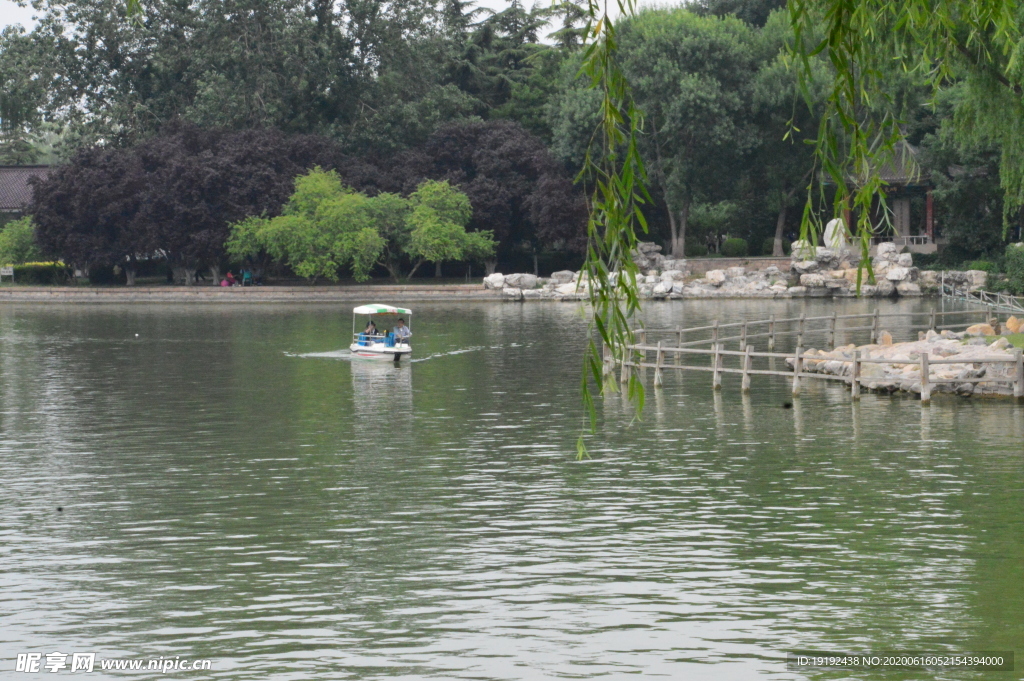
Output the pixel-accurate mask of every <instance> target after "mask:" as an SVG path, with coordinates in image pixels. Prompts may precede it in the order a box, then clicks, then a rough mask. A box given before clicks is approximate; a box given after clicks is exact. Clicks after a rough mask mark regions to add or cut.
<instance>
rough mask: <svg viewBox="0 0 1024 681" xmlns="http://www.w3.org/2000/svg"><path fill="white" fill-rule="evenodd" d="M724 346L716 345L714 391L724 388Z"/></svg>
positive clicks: (713, 374) (712, 376)
mask: <svg viewBox="0 0 1024 681" xmlns="http://www.w3.org/2000/svg"><path fill="white" fill-rule="evenodd" d="M721 351H722V344H721V343H715V354H714V357H713V358H712V361H713V362H714V364H712V366H713V367H714V370H713V371H712V372H711V387H712V388H713V389H714V390H720V389H721V388H722V355H721Z"/></svg>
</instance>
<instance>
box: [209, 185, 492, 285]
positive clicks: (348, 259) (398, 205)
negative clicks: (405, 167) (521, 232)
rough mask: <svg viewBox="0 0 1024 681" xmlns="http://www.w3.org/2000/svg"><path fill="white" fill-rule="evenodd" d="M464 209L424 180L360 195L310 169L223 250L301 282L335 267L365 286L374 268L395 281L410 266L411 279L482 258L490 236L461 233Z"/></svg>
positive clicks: (462, 200) (467, 211)
mask: <svg viewBox="0 0 1024 681" xmlns="http://www.w3.org/2000/svg"><path fill="white" fill-rule="evenodd" d="M471 215H472V207H471V206H470V204H469V199H468V198H467V197H466V195H465V194H463V193H462V192H459V191H457V190H455V189H453V188H452V187H451V186H450V185H449V184H448V183H447V182H433V181H427V182H424V183H423V184H421V185H420V186H419V188H418V189H417V190H416V191H415V192H414V193H413V194H412V195H411V196H410V197H409V198H408V199H404V198H402V197H401V196H398V195H396V194H388V193H382V194H379V195H377V196H375V197H372V198H370V197H367V196H366V195H364V194H361V193H359V192H356V191H354V190H353V189H351V188H349V187H346V186H344V185H343V184H342V182H341V179H340V178H339V177H338V175H337V173H335V172H333V171H324V170H321V169H320V168H314V169H313V170H312V171H310V172H309V173H308V174H306V175H303V176H300V177H298V178H296V180H295V193H294V194H292V196H291V198H290V199H289V200H288V203H287V204H285V206H284V209H283V210H282V214H281V215H280V216H278V217H275V218H269V219H268V218H264V217H249V218H246V219H244V220H241V221H239V222H237V223H235V224H234V225H232V227H231V235H230V237H229V238H228V241H227V243H226V244H225V249H226V251H227V252H228V254H229V255H231V256H232V257H234V258H238V259H244V258H253V259H255V258H259V257H260V254H262V253H265V254H267V255H268V256H269V257H270V258H272V259H274V260H277V261H279V262H282V263H285V264H287V265H288V266H289V267H290V268H291V269H292V271H294V272H295V273H296V274H297V275H299V276H301V277H306V278H308V279H311V280H313V281H316V280H317V279H327V280H330V281H337V279H338V270H339V269H340V268H341V267H343V266H348V267H350V268H351V269H352V274H353V277H354V278H355V279H356V280H357V281H366V280H367V279H369V277H370V272H371V271H372V270H373V268H374V267H375V266H377V265H383V266H384V267H386V268H387V269H388V271H389V272H390V273H391V275H392V277H394V278H395V280H396V281H397V280H399V279H400V278H402V277H403V272H402V264H403V262H404V261H405V260H407V259H411V260H413V261H414V264H413V267H412V271H411V272H410V273H409V275H408V276H410V277H411V276H412V275H413V274H414V273H415V272H416V270H417V269H418V268H419V266H420V265H421V264H422V263H423V262H424V261H427V260H430V261H433V262H437V263H440V262H444V261H447V260H466V259H474V258H482V257H487V256H490V255H491V254H493V252H494V242H493V238H492V237H491V235H490V233H486V232H484V233H481V232H476V233H472V234H467V233H466V229H465V225H466V223H467V222H468V221H469V218H470V216H471Z"/></svg>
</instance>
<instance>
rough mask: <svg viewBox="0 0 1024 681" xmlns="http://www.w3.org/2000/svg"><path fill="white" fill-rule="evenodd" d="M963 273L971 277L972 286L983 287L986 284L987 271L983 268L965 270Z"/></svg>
mask: <svg viewBox="0 0 1024 681" xmlns="http://www.w3.org/2000/svg"><path fill="white" fill-rule="evenodd" d="M964 274H966V275H967V276H969V277H970V278H971V287H972V288H975V289H979V288H985V285H986V284H988V272H985V271H984V270H967V271H966V272H965V273H964Z"/></svg>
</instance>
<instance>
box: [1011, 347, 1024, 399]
mask: <svg viewBox="0 0 1024 681" xmlns="http://www.w3.org/2000/svg"><path fill="white" fill-rule="evenodd" d="M1022 353H1024V351H1022V350H1021V349H1020V348H1016V349H1014V351H1013V357H1014V359H1016V360H1017V364H1016V367H1017V371H1016V380H1014V382H1013V396H1014V397H1016V398H1017V399H1018V400H1019V399H1020V398H1021V397H1024V354H1022Z"/></svg>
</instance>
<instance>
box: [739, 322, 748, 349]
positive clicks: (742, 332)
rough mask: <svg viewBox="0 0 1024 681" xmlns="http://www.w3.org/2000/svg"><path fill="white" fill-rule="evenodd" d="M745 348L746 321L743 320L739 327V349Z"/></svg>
mask: <svg viewBox="0 0 1024 681" xmlns="http://www.w3.org/2000/svg"><path fill="white" fill-rule="evenodd" d="M746 349H747V323H746V322H743V326H741V327H740V350H741V351H742V350H746Z"/></svg>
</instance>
